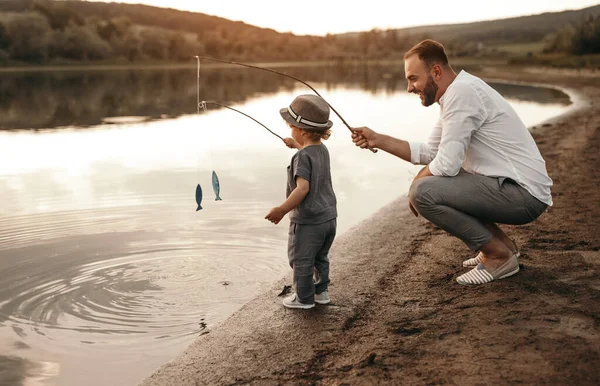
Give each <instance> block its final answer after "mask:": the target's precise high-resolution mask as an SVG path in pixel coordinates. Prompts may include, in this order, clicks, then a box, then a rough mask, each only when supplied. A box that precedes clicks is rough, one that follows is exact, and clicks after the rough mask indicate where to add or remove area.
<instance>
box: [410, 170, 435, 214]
mask: <svg viewBox="0 0 600 386" xmlns="http://www.w3.org/2000/svg"><path fill="white" fill-rule="evenodd" d="M437 188H438V186H437V184H436V178H433V177H423V178H420V179H418V180H416V181H415V182H413V184H412V185H411V186H410V189H409V191H408V200H409V201H410V203H411V204H412V205H413V206H414V207H415V208H417V209H418V208H419V207H422V206H423V205H427V204H434V203H435V202H434V201H433V195H432V193H434V192H435V191H436V190H437Z"/></svg>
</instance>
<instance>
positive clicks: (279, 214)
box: [265, 206, 287, 224]
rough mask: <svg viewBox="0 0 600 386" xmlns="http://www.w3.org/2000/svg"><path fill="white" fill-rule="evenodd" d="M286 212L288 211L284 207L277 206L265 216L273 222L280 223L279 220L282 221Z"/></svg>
mask: <svg viewBox="0 0 600 386" xmlns="http://www.w3.org/2000/svg"><path fill="white" fill-rule="evenodd" d="M286 213H287V212H286V211H285V210H284V209H283V208H282V207H280V206H276V207H275V208H273V209H271V211H270V212H269V214H267V215H266V216H265V218H266V219H267V220H269V221H271V222H272V223H273V224H279V221H281V219H282V218H283V216H285V214H286Z"/></svg>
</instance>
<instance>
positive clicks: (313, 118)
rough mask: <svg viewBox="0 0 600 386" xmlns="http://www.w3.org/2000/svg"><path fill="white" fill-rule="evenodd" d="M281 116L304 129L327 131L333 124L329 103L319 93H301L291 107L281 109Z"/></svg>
mask: <svg viewBox="0 0 600 386" xmlns="http://www.w3.org/2000/svg"><path fill="white" fill-rule="evenodd" d="M279 114H281V117H282V118H283V119H285V121H286V122H287V123H289V124H290V125H292V126H296V127H297V128H299V129H303V130H312V131H325V130H327V129H329V128H330V127H331V126H333V122H331V121H330V120H329V105H328V104H327V102H325V99H323V98H321V97H320V96H317V95H311V94H307V95H299V96H297V97H296V98H295V99H294V100H293V101H292V103H291V104H290V106H289V107H284V108H283V109H281V110H279Z"/></svg>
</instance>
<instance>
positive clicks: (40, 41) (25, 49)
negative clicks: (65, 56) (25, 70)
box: [6, 12, 51, 63]
mask: <svg viewBox="0 0 600 386" xmlns="http://www.w3.org/2000/svg"><path fill="white" fill-rule="evenodd" d="M6 31H7V35H8V37H9V38H10V39H11V41H12V44H11V45H10V49H9V52H10V55H11V57H12V58H13V59H17V60H23V61H26V62H37V63H42V62H45V61H46V60H47V59H48V47H49V44H48V43H49V42H48V37H49V36H50V35H51V28H50V25H49V24H48V20H46V18H44V17H43V16H42V15H40V14H39V13H36V12H28V13H23V14H18V15H15V16H14V17H13V18H11V19H10V21H8V23H7V26H6Z"/></svg>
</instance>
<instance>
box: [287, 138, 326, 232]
mask: <svg viewBox="0 0 600 386" xmlns="http://www.w3.org/2000/svg"><path fill="white" fill-rule="evenodd" d="M330 165H331V163H330V160H329V151H328V150H327V147H325V145H323V144H320V145H311V146H307V147H305V148H303V149H301V150H298V152H296V154H294V156H293V157H292V160H291V162H290V166H288V168H287V175H288V181H287V190H286V195H285V196H286V198H287V197H289V195H290V194H291V193H292V191H293V190H294V189H295V188H296V177H302V178H304V179H305V180H307V181H308V182H309V185H310V190H309V192H308V194H307V195H306V197H305V198H304V200H302V202H301V203H300V205H298V206H297V207H295V208H294V209H292V210H291V212H290V221H291V222H294V223H297V224H321V223H324V222H326V221H329V220H332V219H334V218H336V217H337V200H336V198H335V193H334V192H333V185H332V182H331V170H330Z"/></svg>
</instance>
